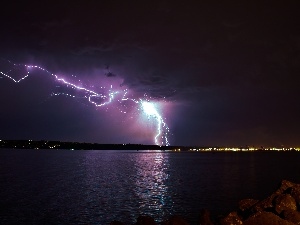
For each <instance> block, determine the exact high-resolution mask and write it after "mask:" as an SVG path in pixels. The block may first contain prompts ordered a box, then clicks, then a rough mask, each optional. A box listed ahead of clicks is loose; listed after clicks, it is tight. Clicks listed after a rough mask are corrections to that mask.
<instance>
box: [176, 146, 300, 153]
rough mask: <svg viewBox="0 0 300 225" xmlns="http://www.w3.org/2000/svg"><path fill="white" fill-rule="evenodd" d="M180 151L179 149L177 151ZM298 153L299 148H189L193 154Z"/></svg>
mask: <svg viewBox="0 0 300 225" xmlns="http://www.w3.org/2000/svg"><path fill="white" fill-rule="evenodd" d="M179 150H180V149H179ZM260 150H264V151H300V148H253V147H251V148H215V147H209V148H191V149H189V151H194V152H205V151H227V152H237V151H243V152H245V151H260Z"/></svg>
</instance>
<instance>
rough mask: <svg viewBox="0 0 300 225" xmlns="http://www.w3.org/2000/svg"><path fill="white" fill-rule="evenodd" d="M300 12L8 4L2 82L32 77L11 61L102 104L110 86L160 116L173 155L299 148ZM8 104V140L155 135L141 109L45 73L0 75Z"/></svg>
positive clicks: (277, 7)
mask: <svg viewBox="0 0 300 225" xmlns="http://www.w3.org/2000/svg"><path fill="white" fill-rule="evenodd" d="M299 6H300V3H299V1H286V2H284V3H281V4H277V3H272V4H264V3H261V2H260V1H257V2H256V1H251V2H249V3H246V2H245V1H224V2H223V3H218V4H217V3H195V2H194V3H188V2H184V1H183V2H181V3H174V1H140V2H139V3H133V2H132V3H128V2H127V1H101V3H100V1H88V3H87V2H86V1H63V3H55V2H54V1H49V2H48V3H47V2H39V1H26V3H25V2H24V3H12V2H7V4H6V5H4V6H3V7H1V8H2V9H1V10H2V12H1V13H0V29H1V35H0V50H1V51H0V56H1V58H2V59H1V60H0V71H1V72H3V73H6V74H9V76H11V77H13V78H14V79H19V78H21V77H22V76H24V75H26V73H27V71H26V67H24V66H13V65H12V64H10V63H9V62H8V61H7V60H10V61H11V62H12V63H18V64H19V63H20V64H26V65H38V66H41V67H43V68H46V69H47V70H48V71H50V72H51V73H54V74H57V75H58V76H60V77H63V78H65V79H66V80H68V81H70V82H74V83H75V84H76V85H81V86H84V87H86V88H89V90H93V91H96V92H97V93H100V92H101V90H100V86H105V87H106V88H107V89H105V91H104V93H103V94H105V95H108V93H109V91H107V90H108V89H109V87H110V85H113V88H114V90H116V89H118V90H119V91H120V92H121V93H122V91H123V90H125V89H128V90H129V92H128V97H130V98H132V99H135V100H140V99H142V100H145V101H146V100H150V101H151V102H154V103H155V104H156V106H157V110H158V112H159V113H160V115H161V116H162V119H163V121H164V122H165V123H166V124H167V126H168V127H169V128H170V134H169V135H168V137H169V141H170V143H171V144H172V145H203V146H206V145H228V146H245V145H255V146H262V145H263V146H282V145H283V146H295V147H296V146H299V145H300V143H299V135H300V131H299V126H300V117H299V115H300V104H299V100H298V99H299V83H300V76H299V72H300V20H299V15H298V14H299V12H298V9H299ZM10 70H11V71H10ZM109 72H110V74H109V75H111V76H107V74H108V73H109ZM72 75H73V76H72ZM75 76H76V77H75ZM79 80H80V81H79ZM0 93H1V95H0V104H1V110H0V124H1V129H0V139H35V140H40V139H50V140H62V141H80V142H97V143H142V144H154V143H153V142H154V139H153V138H154V136H155V134H156V129H157V123H156V122H155V120H153V118H148V117H147V116H146V114H145V113H143V112H142V111H141V110H142V108H141V105H140V104H137V103H134V102H130V101H122V102H121V103H120V102H119V101H115V102H113V103H112V104H110V105H107V106H105V107H95V106H94V105H93V104H91V103H90V102H88V101H87V100H86V99H84V98H83V95H84V93H82V92H80V91H78V90H74V89H70V88H69V87H67V86H65V85H62V84H61V83H57V82H55V80H54V79H53V77H52V76H50V75H49V74H48V73H46V72H43V71H41V70H38V69H36V70H32V73H30V76H29V77H28V78H27V79H25V80H23V81H22V82H20V83H14V82H13V81H12V80H11V79H8V78H7V77H5V76H4V75H1V74H0ZM53 93H56V94H58V93H64V94H70V95H74V96H76V97H75V98H72V97H68V96H64V95H59V96H53ZM101 93H102V92H101ZM51 94H52V96H51ZM118 99H119V100H120V99H121V94H120V95H118V96H116V100H118ZM99 101H100V100H99ZM124 111H126V113H124Z"/></svg>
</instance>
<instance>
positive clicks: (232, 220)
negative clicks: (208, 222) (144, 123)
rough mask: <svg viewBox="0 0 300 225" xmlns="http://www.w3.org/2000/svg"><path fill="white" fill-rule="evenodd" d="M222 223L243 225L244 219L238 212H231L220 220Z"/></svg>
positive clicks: (223, 224) (225, 224) (222, 224)
mask: <svg viewBox="0 0 300 225" xmlns="http://www.w3.org/2000/svg"><path fill="white" fill-rule="evenodd" d="M220 224H221V225H242V224H243V221H242V219H241V218H240V217H239V215H238V214H237V212H231V213H229V214H228V215H227V216H226V217H225V218H223V219H221V220H220Z"/></svg>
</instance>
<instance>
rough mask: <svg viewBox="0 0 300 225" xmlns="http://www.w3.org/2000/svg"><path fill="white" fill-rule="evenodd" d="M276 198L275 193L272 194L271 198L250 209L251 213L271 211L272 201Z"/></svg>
mask: <svg viewBox="0 0 300 225" xmlns="http://www.w3.org/2000/svg"><path fill="white" fill-rule="evenodd" d="M277 196H278V194H277V193H273V194H272V195H271V196H269V197H267V198H265V199H264V200H262V201H259V202H257V203H256V204H255V205H254V206H253V207H251V211H252V212H253V213H256V212H262V211H265V210H270V209H273V207H274V205H273V200H274V198H276V197H277Z"/></svg>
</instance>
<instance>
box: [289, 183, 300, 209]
mask: <svg viewBox="0 0 300 225" xmlns="http://www.w3.org/2000/svg"><path fill="white" fill-rule="evenodd" d="M290 194H291V196H292V197H293V198H294V199H295V200H296V202H297V204H298V205H299V206H300V184H296V185H294V186H293V187H291V189H290Z"/></svg>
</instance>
